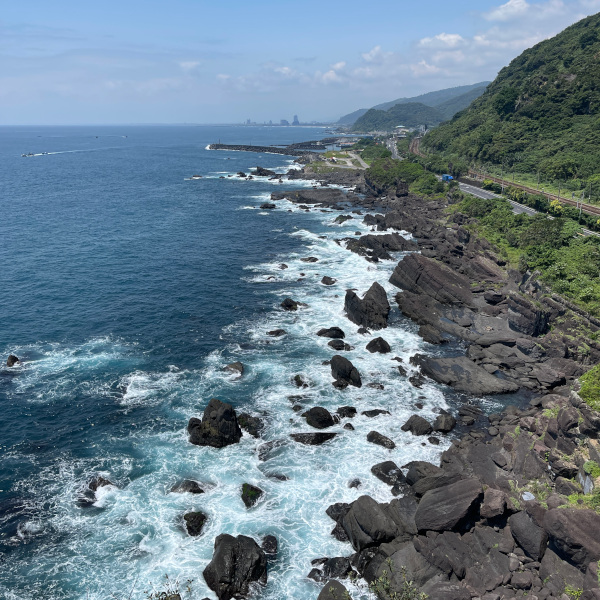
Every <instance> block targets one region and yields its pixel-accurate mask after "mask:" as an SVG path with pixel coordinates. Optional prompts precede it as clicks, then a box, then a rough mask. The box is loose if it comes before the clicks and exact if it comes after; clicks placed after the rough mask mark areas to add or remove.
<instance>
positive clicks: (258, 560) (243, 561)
mask: <svg viewBox="0 0 600 600" xmlns="http://www.w3.org/2000/svg"><path fill="white" fill-rule="evenodd" d="M203 575H204V579H205V580H206V583H207V584H208V587H209V588H210V589H211V590H212V591H213V592H215V594H216V595H217V598H218V599H219V600H231V598H244V597H245V596H247V595H248V593H249V591H250V584H251V583H253V582H258V583H260V584H262V585H266V583H267V557H266V555H265V553H264V551H263V550H262V549H261V548H260V546H259V545H258V544H257V543H256V542H255V541H254V540H253V539H252V538H249V537H246V536H244V535H239V536H237V537H233V536H231V535H228V534H221V535H219V536H218V537H217V539H216V540H215V551H214V554H213V557H212V560H211V561H210V563H208V565H207V567H206V568H205V569H204V573H203Z"/></svg>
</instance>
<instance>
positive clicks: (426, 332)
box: [418, 324, 448, 345]
mask: <svg viewBox="0 0 600 600" xmlns="http://www.w3.org/2000/svg"><path fill="white" fill-rule="evenodd" d="M418 333H419V335H420V336H421V337H422V338H423V340H424V341H425V342H428V343H429V344H435V345H439V344H445V343H446V342H447V341H448V340H447V339H446V338H444V337H442V334H441V332H440V331H439V330H438V329H436V328H435V327H434V326H433V325H430V324H427V325H421V327H419V331H418Z"/></svg>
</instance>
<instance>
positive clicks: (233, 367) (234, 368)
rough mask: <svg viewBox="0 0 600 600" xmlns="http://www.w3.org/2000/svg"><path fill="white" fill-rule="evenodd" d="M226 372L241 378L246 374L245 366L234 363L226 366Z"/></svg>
mask: <svg viewBox="0 0 600 600" xmlns="http://www.w3.org/2000/svg"><path fill="white" fill-rule="evenodd" d="M225 370H226V371H231V372H232V373H235V374H237V375H238V376H239V377H241V376H242V375H243V374H244V365H243V364H242V363H241V362H239V361H238V362H233V363H230V364H228V365H226V366H225Z"/></svg>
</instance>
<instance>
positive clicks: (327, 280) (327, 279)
mask: <svg viewBox="0 0 600 600" xmlns="http://www.w3.org/2000/svg"><path fill="white" fill-rule="evenodd" d="M336 282H337V279H334V278H333V277H328V276H327V275H325V276H324V277H323V279H321V283H322V284H323V285H334V284H335V283H336Z"/></svg>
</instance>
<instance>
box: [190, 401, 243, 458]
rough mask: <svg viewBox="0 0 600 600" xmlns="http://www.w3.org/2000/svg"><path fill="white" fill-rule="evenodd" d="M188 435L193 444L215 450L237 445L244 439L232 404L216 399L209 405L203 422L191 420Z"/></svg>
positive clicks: (193, 418) (195, 419)
mask: <svg viewBox="0 0 600 600" xmlns="http://www.w3.org/2000/svg"><path fill="white" fill-rule="evenodd" d="M188 433H189V435H190V442H191V443H192V444H196V445H197V446H212V447H213V448H223V447H224V446H228V445H230V444H237V443H238V442H239V441H240V438H241V437H242V431H241V429H240V427H239V425H238V422H237V416H236V414H235V410H234V409H233V407H232V406H231V404H227V402H221V401H220V400H217V399H216V398H213V399H212V400H211V401H210V402H209V403H208V406H207V407H206V409H205V410H204V415H203V417H202V420H200V419H197V418H195V417H192V418H191V419H190V421H189V423H188Z"/></svg>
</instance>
